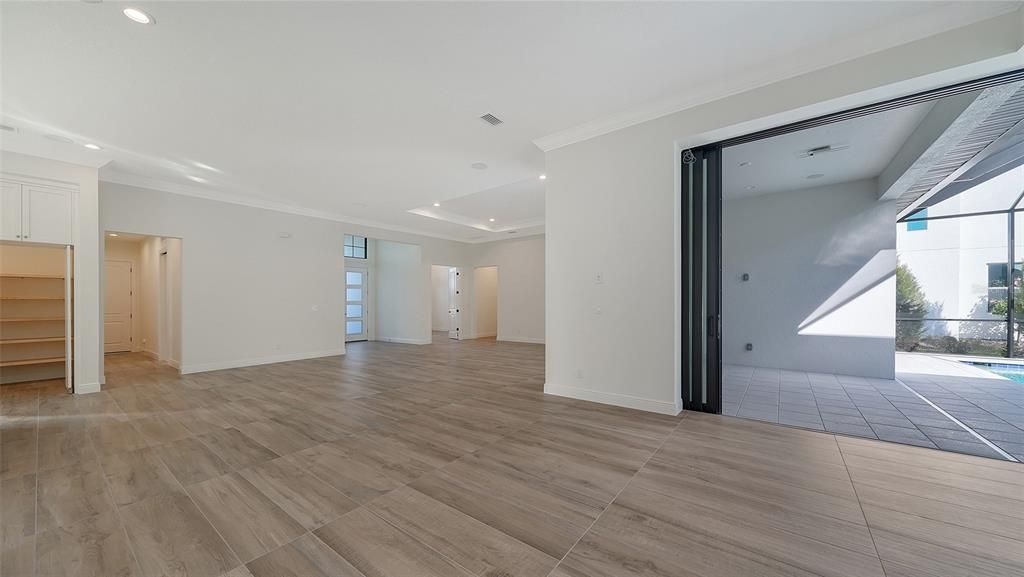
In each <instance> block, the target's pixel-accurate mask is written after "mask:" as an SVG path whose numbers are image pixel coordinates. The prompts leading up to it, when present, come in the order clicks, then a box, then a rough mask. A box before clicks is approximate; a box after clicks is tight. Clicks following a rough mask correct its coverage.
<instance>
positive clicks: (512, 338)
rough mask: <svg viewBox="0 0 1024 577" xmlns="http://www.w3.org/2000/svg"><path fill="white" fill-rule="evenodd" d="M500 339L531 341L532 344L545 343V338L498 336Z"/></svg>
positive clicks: (519, 341)
mask: <svg viewBox="0 0 1024 577" xmlns="http://www.w3.org/2000/svg"><path fill="white" fill-rule="evenodd" d="M498 340H499V341H503V342H506V343H529V344H531V345H543V344H544V339H534V338H530V337H502V336H499V337H498Z"/></svg>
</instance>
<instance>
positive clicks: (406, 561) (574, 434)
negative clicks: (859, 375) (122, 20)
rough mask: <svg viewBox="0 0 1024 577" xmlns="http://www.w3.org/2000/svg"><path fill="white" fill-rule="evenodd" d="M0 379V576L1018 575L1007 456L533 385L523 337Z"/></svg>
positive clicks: (537, 370)
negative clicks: (88, 387) (16, 382)
mask: <svg viewBox="0 0 1024 577" xmlns="http://www.w3.org/2000/svg"><path fill="white" fill-rule="evenodd" d="M107 364H108V377H107V387H106V389H105V390H104V391H103V392H101V393H98V394H94V395H86V396H67V395H63V394H61V393H60V388H59V383H58V384H42V385H30V386H5V387H3V389H0V409H2V421H0V422H2V428H0V451H2V453H0V513H2V515H0V555H2V556H0V574H2V575H3V576H4V577H8V576H11V577H14V576H30V575H36V576H39V577H51V576H54V577H56V576H63V575H93V576H102V577H112V576H136V575H141V576H152V577H156V576H161V575H168V576H186V575H187V576H201V577H217V576H219V575H230V576H231V577H288V576H301V577H307V576H308V577H317V576H320V577H340V576H351V577H376V576H394V577H421V576H445V577H448V576H474V575H475V576H481V577H484V576H486V577H498V576H504V577H518V576H523V577H531V576H537V577H543V576H547V575H551V576H557V577H627V576H632V575H636V576H645V577H650V576H665V577H668V576H672V577H680V576H722V577H736V576H747V575H756V576H776V575H779V576H781V575H797V576H812V575H826V576H836V577H859V576H874V575H887V576H889V577H895V576H904V577H917V576H926V575H934V576H942V577H948V576H957V575H961V576H967V575H971V576H989V575H993V576H994V575H1007V576H1008V575H1022V574H1024V543H1022V541H1024V474H1022V473H1024V468H1022V465H1020V464H1015V463H1008V462H999V461H994V460H991V459H984V458H979V457H973V456H968V455H957V454H951V453H943V452H939V451H935V450H930V449H923V448H917V447H907V446H901V445H894V444H887V443H884V442H880V441H874V440H866V439H854V438H851V437H842V436H838V437H837V436H834V435H832V434H828V433H819V432H813V431H806V430H799V429H790V428H785V427H781V426H778V425H771V424H766V423H757V422H752V421H746V420H742V419H735V418H729V417H719V416H711V415H704V414H690V413H687V414H685V415H683V416H681V417H667V416H662V415H654V414H648V413H640V412H636V411H629V410H625V409H618V408H614V407H608V406H603V405H596V404H591V403H585V402H580V401H575V400H569V399H563V398H558V397H551V396H545V395H543V394H542V383H543V376H544V348H543V346H539V345H526V344H515V343H498V342H495V341H493V340H479V341H463V342H453V341H448V340H447V339H440V340H438V341H437V342H435V343H434V344H432V345H427V346H410V345H395V344H382V343H359V344H352V345H350V346H349V353H348V355H347V356H346V357H344V358H340V357H335V358H325V359H318V360H310V361H300V362H292V363H282V364H277V365H267V366H261V367H250V368H245V369H237V370H228V371H218V372H212V373H204V374H196V375H187V376H179V375H177V374H175V373H174V372H173V371H170V370H168V369H166V368H162V367H160V366H158V365H156V364H155V363H153V362H151V361H149V360H147V359H145V358H144V357H141V356H139V355H131V354H125V355H113V356H110V357H109V358H108V359H107Z"/></svg>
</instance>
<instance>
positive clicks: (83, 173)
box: [0, 152, 103, 393]
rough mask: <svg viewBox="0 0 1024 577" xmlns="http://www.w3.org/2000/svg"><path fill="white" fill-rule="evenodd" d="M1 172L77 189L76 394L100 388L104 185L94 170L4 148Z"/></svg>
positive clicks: (0, 156) (0, 155) (74, 224)
mask: <svg viewBox="0 0 1024 577" xmlns="http://www.w3.org/2000/svg"><path fill="white" fill-rule="evenodd" d="M0 171H2V172H6V173H10V174H12V175H21V176H29V177H32V178H42V179H48V180H54V181H58V182H60V183H67V184H72V185H75V186H77V187H78V197H77V200H76V203H75V211H76V212H75V215H74V218H73V220H72V231H71V237H72V242H73V244H74V247H75V264H74V269H75V272H74V276H75V301H74V317H75V318H74V325H75V329H74V331H75V343H74V358H75V392H76V393H92V392H96V391H99V390H100V380H101V375H102V362H103V315H102V312H101V308H102V307H101V304H102V301H103V289H102V286H101V284H100V279H101V276H102V274H101V273H102V270H103V269H102V267H103V255H102V252H103V243H102V242H101V241H100V227H99V192H98V190H99V188H98V177H97V171H96V169H95V168H91V167H87V166H79V165H76V164H69V163H66V162H59V161H56V160H49V159H45V158H38V157H35V156H27V155H24V154H17V153H13V152H0Z"/></svg>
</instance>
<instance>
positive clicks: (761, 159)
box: [681, 73, 1024, 461]
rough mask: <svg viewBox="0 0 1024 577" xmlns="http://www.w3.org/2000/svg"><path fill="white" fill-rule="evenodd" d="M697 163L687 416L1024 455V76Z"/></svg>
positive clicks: (705, 153) (722, 149) (766, 140)
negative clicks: (1021, 353) (697, 413)
mask: <svg viewBox="0 0 1024 577" xmlns="http://www.w3.org/2000/svg"><path fill="white" fill-rule="evenodd" d="M716 157H717V158H716ZM708 159H710V161H708ZM681 162H682V176H683V181H682V191H683V198H684V204H683V214H682V215H681V216H682V222H683V223H684V224H683V240H684V247H683V248H684V250H683V259H684V264H685V266H684V267H683V269H684V275H686V276H684V279H683V291H684V319H683V320H684V324H683V331H684V335H686V336H687V337H689V339H684V341H686V342H687V345H686V348H685V349H684V350H683V351H681V354H682V356H683V361H684V362H683V366H684V367H686V368H687V370H688V372H684V375H683V397H684V405H685V406H686V408H693V409H696V410H706V411H707V410H709V411H711V412H721V413H722V414H725V415H730V416H737V417H741V418H747V419H754V420H759V421H766V422H771V423H777V424H782V425H787V426H794V427H801V428H806V429H814V430H820V431H827V432H832V433H839V434H844V435H851V436H857V437H864V438H870V439H879V440H883V441H889V442H894V443H902V444H910V445H916V446H922V447H928V448H932V449H940V450H946V451H954V452H959V453H966V454H972V455H979V456H985V457H990V458H995V459H1003V460H1010V461H1014V460H1020V459H1021V458H1022V457H1024V445H1020V444H1018V443H1017V442H1016V441H1015V439H1020V438H1021V435H1024V419H1022V418H1021V416H1020V415H1021V411H1020V407H1021V406H1024V385H1021V383H1020V381H1024V379H1021V380H1017V379H1015V378H1014V376H1015V375H1016V374H1018V373H1019V374H1024V363H1020V365H1019V366H1017V367H1009V368H1005V369H1003V368H1000V367H998V366H996V367H995V368H994V370H993V365H998V364H1011V365H1013V364H1017V362H1015V361H1014V360H1013V357H1014V356H1015V355H1016V354H1017V350H1016V349H1017V346H1018V342H1019V339H1018V333H1017V327H1016V322H1017V314H1018V313H1019V311H1020V310H1021V309H1020V308H1019V307H1018V301H1019V300H1024V299H1021V298H1019V297H1020V291H1021V286H1022V284H1024V283H1022V282H1021V281H1020V278H1022V277H1024V275H1022V274H1021V273H1020V266H1021V265H1020V259H1019V258H1018V255H1019V254H1020V252H1021V251H1022V250H1024V249H1021V248H1020V243H1019V241H1017V240H1016V232H1017V227H1016V222H1015V221H1016V215H1017V210H1018V209H1019V208H1022V204H1021V199H1022V198H1024V172H1022V170H1024V168H1022V167H1024V75H1022V74H1021V73H1013V74H1009V75H1004V76H1002V77H998V78H991V79H982V80H980V81H978V82H977V83H965V84H962V85H958V86H954V87H948V88H946V89H941V90H938V91H931V92H929V93H924V94H919V95H914V96H912V97H908V98H906V99H900V100H898V101H891V102H886V103H881V104H878V105H873V106H869V107H863V108H861V109H856V110H852V111H847V112H843V113H839V114H836V115H832V116H830V117H823V118H818V119H812V120H809V121H806V122H803V123H797V124H794V125H790V126H785V127H780V128H778V129H772V130H768V131H764V132H762V133H758V134H754V135H748V136H743V137H738V138H734V139H731V140H728V141H724V142H720V143H716V144H712V145H708V146H706V147H703V148H700V149H694V150H689V151H684V153H683V157H682V158H681ZM716 205H718V206H719V207H720V212H719V213H718V214H715V209H714V207H715V206H716ZM1015 245H1016V246H1015ZM716 258H718V259H721V260H720V263H721V264H720V266H718V267H716V266H715V259H716ZM716 287H717V288H716ZM716 291H718V294H717V295H716V294H715V292H716ZM716 320H717V321H718V322H716ZM978 364H988V365H989V367H988V368H985V367H984V366H982V367H979V366H977V365H978ZM716 366H717V367H720V372H719V373H718V375H715V372H714V368H715V367H716ZM1000 371H1002V372H1000ZM707 391H711V395H708V393H707ZM716 393H717V394H718V395H719V397H718V399H717V402H718V403H719V405H718V407H717V408H716V407H715V403H716V399H715V398H714V394H716ZM687 395H689V397H688V396H687ZM688 400H689V402H688ZM695 400H701V401H703V404H698V403H696V402H694V401H695ZM690 403H692V405H691V404H690Z"/></svg>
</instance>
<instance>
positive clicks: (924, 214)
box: [907, 208, 928, 231]
mask: <svg viewBox="0 0 1024 577" xmlns="http://www.w3.org/2000/svg"><path fill="white" fill-rule="evenodd" d="M926 218H928V209H927V208H922V209H921V210H919V211H917V212H915V213H914V215H913V216H911V217H910V218H908V219H907V230H908V231H910V230H928V221H927V220H924V219H926ZM918 219H921V220H918Z"/></svg>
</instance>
